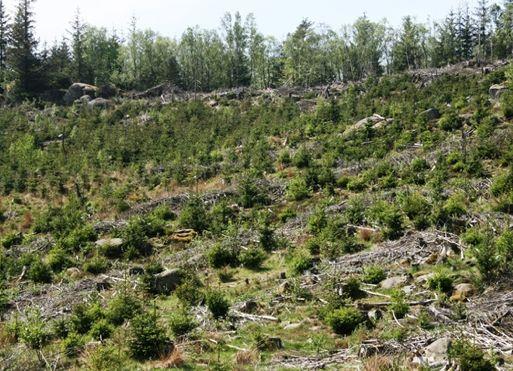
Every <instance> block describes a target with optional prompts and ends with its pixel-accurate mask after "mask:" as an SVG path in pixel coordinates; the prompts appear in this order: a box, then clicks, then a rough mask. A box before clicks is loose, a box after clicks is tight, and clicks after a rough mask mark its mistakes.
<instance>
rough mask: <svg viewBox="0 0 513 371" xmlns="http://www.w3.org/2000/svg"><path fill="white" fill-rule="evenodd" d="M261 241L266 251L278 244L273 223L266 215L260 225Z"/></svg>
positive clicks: (271, 249)
mask: <svg viewBox="0 0 513 371" xmlns="http://www.w3.org/2000/svg"><path fill="white" fill-rule="evenodd" d="M258 234H259V243H260V246H261V247H262V249H264V250H265V251H273V250H274V249H275V248H276V246H277V245H278V243H277V241H276V238H275V236H274V229H273V228H272V227H271V223H270V221H269V220H268V217H264V220H263V221H260V223H259V226H258Z"/></svg>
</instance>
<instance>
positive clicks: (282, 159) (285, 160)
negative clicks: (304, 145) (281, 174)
mask: <svg viewBox="0 0 513 371" xmlns="http://www.w3.org/2000/svg"><path fill="white" fill-rule="evenodd" d="M278 163H280V164H281V165H283V166H288V165H290V164H291V163H292V158H291V157H290V152H289V151H288V150H282V151H281V152H280V153H279V154H278Z"/></svg>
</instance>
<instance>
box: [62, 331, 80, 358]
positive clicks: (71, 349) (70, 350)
mask: <svg viewBox="0 0 513 371" xmlns="http://www.w3.org/2000/svg"><path fill="white" fill-rule="evenodd" d="M84 346H85V340H84V338H83V337H82V336H80V335H79V334H77V333H74V332H72V333H70V334H68V336H67V337H66V339H64V340H63V341H62V344H61V347H62V351H63V352H64V354H65V355H66V356H67V357H69V358H76V357H78V355H79V353H80V351H81V350H82V349H83V348H84Z"/></svg>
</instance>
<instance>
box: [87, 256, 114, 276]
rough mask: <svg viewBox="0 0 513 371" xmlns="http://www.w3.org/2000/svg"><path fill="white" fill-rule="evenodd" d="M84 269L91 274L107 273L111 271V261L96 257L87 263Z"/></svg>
mask: <svg viewBox="0 0 513 371" xmlns="http://www.w3.org/2000/svg"><path fill="white" fill-rule="evenodd" d="M82 268H83V269H84V271H85V272H87V273H91V274H101V273H105V272H107V270H108V269H109V261H108V260H107V259H105V258H104V257H102V256H100V255H95V256H93V257H92V258H91V259H89V260H88V261H86V262H85V263H84V265H83V267H82Z"/></svg>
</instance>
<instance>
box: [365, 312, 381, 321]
mask: <svg viewBox="0 0 513 371" xmlns="http://www.w3.org/2000/svg"><path fill="white" fill-rule="evenodd" d="M367 317H368V318H369V319H370V320H371V321H373V322H377V321H379V320H380V319H382V318H383V312H382V311H381V310H379V309H371V310H369V311H368V312H367Z"/></svg>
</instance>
